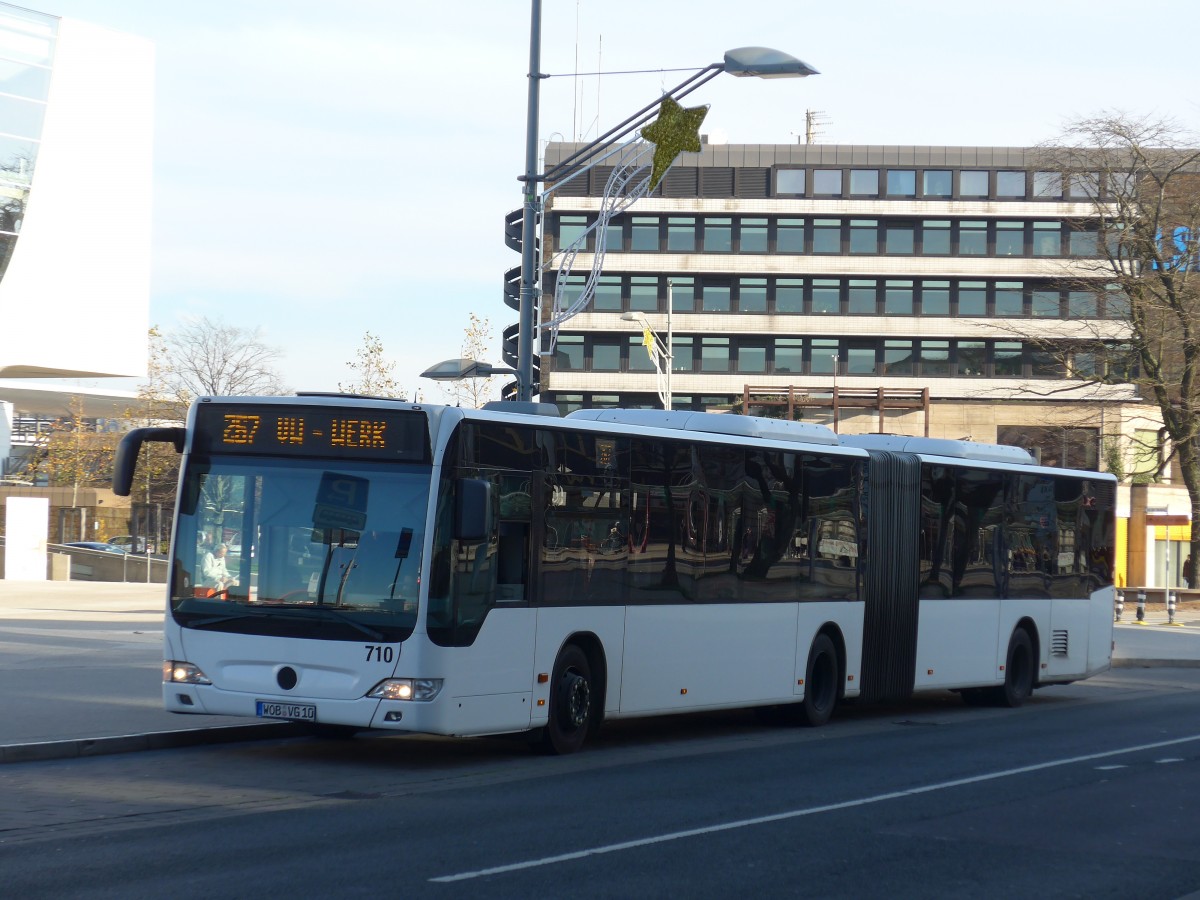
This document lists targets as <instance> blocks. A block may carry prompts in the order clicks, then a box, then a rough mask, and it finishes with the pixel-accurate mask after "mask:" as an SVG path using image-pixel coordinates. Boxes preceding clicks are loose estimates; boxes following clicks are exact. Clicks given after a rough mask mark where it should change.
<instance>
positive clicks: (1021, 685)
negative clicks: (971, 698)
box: [992, 628, 1035, 708]
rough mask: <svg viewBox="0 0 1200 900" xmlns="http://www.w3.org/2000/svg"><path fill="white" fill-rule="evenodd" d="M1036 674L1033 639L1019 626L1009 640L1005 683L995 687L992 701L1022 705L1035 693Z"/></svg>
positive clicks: (998, 703) (1005, 662) (1000, 703)
mask: <svg viewBox="0 0 1200 900" xmlns="http://www.w3.org/2000/svg"><path fill="white" fill-rule="evenodd" d="M1034 675H1035V669H1034V659H1033V641H1031V640H1030V639H1029V632H1028V631H1026V630H1025V629H1024V628H1018V629H1017V630H1016V631H1014V632H1013V633H1012V637H1011V638H1009V640H1008V655H1007V656H1006V657H1005V660H1004V684H1003V685H1002V686H1000V687H998V688H993V691H992V702H993V703H995V704H996V706H1007V707H1010V708H1015V707H1018V706H1020V705H1021V704H1022V703H1024V702H1025V701H1026V700H1028V699H1029V697H1030V696H1031V695H1032V694H1033V681H1034Z"/></svg>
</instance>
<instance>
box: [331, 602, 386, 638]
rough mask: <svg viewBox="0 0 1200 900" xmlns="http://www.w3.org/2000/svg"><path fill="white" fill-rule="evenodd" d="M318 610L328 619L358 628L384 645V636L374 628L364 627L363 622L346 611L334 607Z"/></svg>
mask: <svg viewBox="0 0 1200 900" xmlns="http://www.w3.org/2000/svg"><path fill="white" fill-rule="evenodd" d="M317 609H319V610H320V611H321V612H322V613H324V614H325V617H326V618H328V619H331V620H333V621H337V622H345V623H346V624H347V625H350V626H352V627H354V628H357V629H358V630H359V631H361V632H362V633H363V634H365V635H366V636H367V637H369V638H370V639H371V640H373V641H379V642H380V643H382V642H383V640H384V635H382V634H380V633H379V632H378V631H376V630H375V629H374V628H371V627H369V626H367V625H364V624H363V623H362V622H358V621H355V619H354V617H353V616H352V615H350V614H349V613H348V612H346V611H345V610H342V609H338V608H337V607H334V606H319V607H317Z"/></svg>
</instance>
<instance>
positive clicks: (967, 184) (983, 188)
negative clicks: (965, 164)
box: [958, 170, 988, 197]
mask: <svg viewBox="0 0 1200 900" xmlns="http://www.w3.org/2000/svg"><path fill="white" fill-rule="evenodd" d="M958 195H959V196H960V197H986V196H987V195H988V173H987V172H980V171H975V170H964V171H962V172H959V173H958Z"/></svg>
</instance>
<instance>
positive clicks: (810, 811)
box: [429, 734, 1200, 884]
mask: <svg viewBox="0 0 1200 900" xmlns="http://www.w3.org/2000/svg"><path fill="white" fill-rule="evenodd" d="M1193 741H1200V734H1194V735H1191V736H1189V737H1182V738H1174V739H1173V740H1169V741H1157V742H1155V743H1153V744H1139V745H1137V746H1135V747H1123V748H1121V749H1120V750H1106V751H1104V752H1103V753H1089V754H1087V755H1086V756H1072V757H1069V758H1067V759H1054V760H1050V761H1049V762H1044V763H1035V764H1033V765H1030V766H1021V767H1019V768H1016V769H1003V770H1001V771H999V772H988V773H986V774H984V775H972V776H971V777H969V778H955V779H954V780H953V781H941V782H938V783H937V784H927V785H924V786H923V787H915V788H908V789H907V790H903V791H892V792H889V793H887V794H876V795H875V796H873V797H860V798H858V799H857V800H845V801H843V802H841V803H828V804H826V805H824V806H810V807H807V808H805V809H793V810H789V811H788V812H781V813H774V814H773V815H769V816H756V817H755V818H753V819H738V820H737V821H735V822H722V823H721V824H719V825H706V826H705V827H703V828H689V829H688V830H686V831H672V832H668V833H667V834H658V835H653V836H652V837H646V838H639V839H637V840H633V841H622V842H621V843H619V844H606V845H604V846H601V847H589V848H588V849H586V850H576V851H574V852H573V853H560V854H558V855H557V856H545V857H542V858H541V859H529V860H524V861H522V862H515V863H509V864H508V865H503V866H492V867H491V868H489V869H478V870H476V871H474V872H459V873H458V874H456V875H441V876H439V877H437V878H430V879H429V880H430V881H432V882H437V883H440V884H449V883H451V882H455V881H469V880H471V879H472V878H484V877H486V876H488V875H503V874H505V873H507V872H519V871H522V870H523V869H537V868H540V867H542V866H553V865H557V864H558V863H564V862H571V861H573V860H576V859H586V858H587V857H589V856H600V855H602V854H605V853H618V852H620V851H622V850H634V849H637V848H638V847H650V846H653V845H654V844H665V843H667V842H669V841H678V840H682V839H683V838H690V837H700V836H702V835H707V834H719V833H720V832H722V831H734V830H736V829H739V828H749V827H751V826H754V825H766V824H769V823H771V822H785V821H787V820H788V819H799V818H803V817H804V816H815V815H819V814H820V813H827V812H837V811H839V810H843V809H853V808H854V807H857V806H871V805H872V804H875V803H883V802H884V801H886V800H899V799H900V798H902V797H915V796H918V795H920V794H931V793H933V792H935V791H945V790H949V789H950V788H956V787H963V786H965V785H969V784H980V783H982V782H985V781H995V780H996V779H999V778H1011V777H1012V776H1014V775H1026V774H1028V773H1030V772H1040V771H1043V770H1045V769H1055V768H1059V767H1060V766H1069V765H1074V764H1075V763H1081V762H1091V761H1093V760H1097V759H1109V758H1111V757H1113V756H1122V755H1124V754H1126V753H1139V752H1142V751H1144V750H1158V749H1160V748H1162V747H1174V746H1177V745H1179V744H1188V743H1191V742H1193Z"/></svg>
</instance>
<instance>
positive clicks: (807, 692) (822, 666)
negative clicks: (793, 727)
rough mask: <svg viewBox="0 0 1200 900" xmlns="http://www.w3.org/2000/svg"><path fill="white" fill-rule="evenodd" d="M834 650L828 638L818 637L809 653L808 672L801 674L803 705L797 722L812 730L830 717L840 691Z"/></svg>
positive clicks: (835, 651) (838, 669)
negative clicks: (802, 678)
mask: <svg viewBox="0 0 1200 900" xmlns="http://www.w3.org/2000/svg"><path fill="white" fill-rule="evenodd" d="M840 671H841V668H840V667H839V666H838V657H837V649H836V648H835V647H834V646H833V641H832V640H830V638H829V635H827V634H818V635H817V636H816V638H814V639H813V642H812V649H810V650H809V651H808V668H807V669H806V670H805V673H804V702H803V703H801V704H800V721H801V722H802V723H803V724H805V725H809V726H811V727H813V728H816V727H817V726H820V725H824V724H825V723H826V722H828V721H829V717H830V716H832V715H833V708H834V706H836V705H837V697H838V688H839V687H840V681H841V679H840V677H839V673H840Z"/></svg>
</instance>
